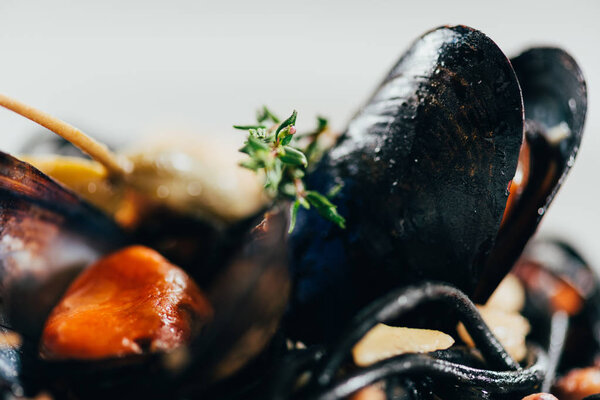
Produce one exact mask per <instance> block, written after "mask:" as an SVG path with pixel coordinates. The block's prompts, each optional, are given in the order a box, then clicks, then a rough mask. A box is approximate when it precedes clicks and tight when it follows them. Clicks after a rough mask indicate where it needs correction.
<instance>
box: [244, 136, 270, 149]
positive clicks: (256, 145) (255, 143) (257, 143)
mask: <svg viewBox="0 0 600 400" xmlns="http://www.w3.org/2000/svg"><path fill="white" fill-rule="evenodd" d="M247 143H248V147H250V149H251V151H259V150H264V151H269V150H271V149H270V147H269V145H267V144H266V143H265V142H263V141H261V140H260V139H258V138H256V137H254V136H248V142H247Z"/></svg>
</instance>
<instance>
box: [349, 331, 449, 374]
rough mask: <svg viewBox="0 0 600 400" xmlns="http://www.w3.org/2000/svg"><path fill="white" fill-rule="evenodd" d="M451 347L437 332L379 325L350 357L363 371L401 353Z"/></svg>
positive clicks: (423, 351) (362, 340)
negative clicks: (363, 368)
mask: <svg viewBox="0 0 600 400" xmlns="http://www.w3.org/2000/svg"><path fill="white" fill-rule="evenodd" d="M453 344H454V339H452V337H451V336H449V335H446V334H445V333H443V332H440V331H434V330H430V329H414V328H404V327H392V326H388V325H384V324H378V325H376V326H375V327H373V329H371V330H370V331H369V332H367V334H366V335H365V336H364V337H363V338H362V339H361V340H360V341H359V342H358V343H357V344H356V345H355V346H354V348H353V349H352V356H353V357H354V362H355V363H356V364H357V365H359V366H361V367H365V366H368V365H371V364H373V363H376V362H377V361H381V360H384V359H386V358H390V357H394V356H397V355H400V354H404V353H427V352H431V351H436V350H445V349H447V348H448V347H450V346H452V345H453Z"/></svg>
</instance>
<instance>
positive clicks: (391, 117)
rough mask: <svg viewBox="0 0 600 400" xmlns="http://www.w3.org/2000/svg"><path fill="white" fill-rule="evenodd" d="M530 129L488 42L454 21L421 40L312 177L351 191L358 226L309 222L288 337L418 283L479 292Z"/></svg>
mask: <svg viewBox="0 0 600 400" xmlns="http://www.w3.org/2000/svg"><path fill="white" fill-rule="evenodd" d="M522 130H523V107H522V100H521V93H520V89H519V84H518V82H517V78H516V76H515V73H514V71H513V69H512V67H511V65H510V62H509V61H508V59H507V58H506V56H505V55H504V54H503V53H502V51H501V50H500V49H499V48H498V46H497V45H496V44H495V43H494V42H493V41H492V40H491V39H490V38H488V37H487V36H486V35H484V34H483V33H481V32H479V31H477V30H474V29H471V28H468V27H465V26H453V27H441V28H438V29H435V30H433V31H431V32H428V33H426V34H425V35H424V36H422V37H421V38H420V39H418V40H417V41H416V42H415V43H414V44H413V45H412V47H411V48H410V49H409V50H408V51H407V52H406V53H405V54H404V55H403V56H402V58H401V59H400V60H399V61H398V63H397V64H396V65H395V66H394V67H393V68H392V70H391V72H390V73H389V75H388V76H387V77H386V78H385V79H384V81H383V83H382V84H381V85H380V86H379V88H378V89H377V90H376V92H375V94H374V95H373V97H372V98H371V99H370V100H369V101H368V102H367V104H366V105H365V106H364V107H363V108H362V109H361V110H360V111H359V112H358V113H357V115H356V116H355V117H354V118H353V119H352V121H351V122H350V124H349V126H348V129H347V130H346V132H345V133H344V134H343V135H342V137H341V138H340V140H339V141H338V143H337V144H336V145H335V146H334V148H333V149H332V150H331V151H329V152H328V153H327V154H326V155H325V157H324V158H323V160H322V161H321V163H320V164H319V165H318V166H317V168H316V170H315V171H314V172H313V173H312V174H311V175H310V176H309V178H308V183H309V187H311V188H315V189H317V190H320V191H322V192H324V193H327V191H328V190H329V189H331V187H333V186H334V185H336V184H343V188H342V190H341V192H340V194H339V195H338V197H336V198H335V202H336V204H338V205H339V211H340V213H341V214H342V215H344V216H345V217H346V219H347V221H348V227H347V229H346V230H340V229H339V228H337V227H334V226H333V225H332V224H330V223H327V222H323V221H320V220H318V219H317V218H316V217H314V216H313V215H311V214H310V213H302V215H300V217H299V220H298V224H297V227H296V232H295V234H294V235H293V236H292V238H291V242H292V247H293V250H294V264H293V274H294V276H295V278H296V281H295V285H296V287H295V290H294V297H293V299H292V308H291V312H290V315H289V325H290V333H291V334H296V335H298V336H300V337H304V338H313V339H314V338H317V337H318V336H320V335H323V334H324V333H325V334H327V331H330V332H336V331H339V329H340V328H341V327H343V326H344V321H346V320H347V319H348V318H349V316H351V315H352V314H353V312H354V311H355V310H356V309H358V308H359V307H360V306H361V305H364V304H366V303H367V302H368V301H369V300H372V299H373V298H375V297H377V296H378V295H380V294H381V293H383V292H385V291H386V290H389V289H390V288H393V287H398V286H402V285H407V284H409V283H411V282H418V281H422V280H426V279H433V280H437V281H445V282H449V283H452V284H454V285H456V286H457V287H459V288H460V289H461V290H463V291H465V292H466V293H472V291H473V289H474V288H475V285H476V284H477V282H478V279H479V276H480V274H481V270H482V267H483V260H484V259H485V257H486V255H487V254H488V253H489V251H490V250H491V248H492V245H493V243H494V238H495V237H496V234H497V232H498V228H499V226H500V221H501V218H502V213H503V211H504V207H505V203H506V200H507V196H508V193H507V186H508V184H509V182H510V180H511V179H512V177H513V175H514V173H515V169H516V165H517V157H518V154H519V148H520V146H521V141H522ZM308 321H312V322H311V323H310V324H309V323H308ZM317 327H321V328H320V329H321V332H318V331H317V330H318V329H319V328H317Z"/></svg>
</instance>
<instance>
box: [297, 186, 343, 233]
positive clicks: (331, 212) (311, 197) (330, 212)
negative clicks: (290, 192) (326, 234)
mask: <svg viewBox="0 0 600 400" xmlns="http://www.w3.org/2000/svg"><path fill="white" fill-rule="evenodd" d="M306 200H308V202H309V203H310V204H311V205H312V206H313V207H315V208H316V209H317V211H318V212H319V214H321V216H322V217H323V218H325V219H328V220H329V221H331V222H333V223H334V224H336V225H337V226H339V227H340V228H342V229H344V228H346V219H345V218H344V217H342V216H341V215H340V214H338V212H337V207H336V206H335V205H333V203H331V201H329V199H328V198H327V197H325V196H323V195H322V194H320V193H318V192H315V191H308V192H306Z"/></svg>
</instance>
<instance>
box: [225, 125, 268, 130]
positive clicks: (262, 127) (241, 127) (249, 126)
mask: <svg viewBox="0 0 600 400" xmlns="http://www.w3.org/2000/svg"><path fill="white" fill-rule="evenodd" d="M233 127H234V128H235V129H239V130H242V131H247V130H250V129H265V128H266V126H264V125H233Z"/></svg>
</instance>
